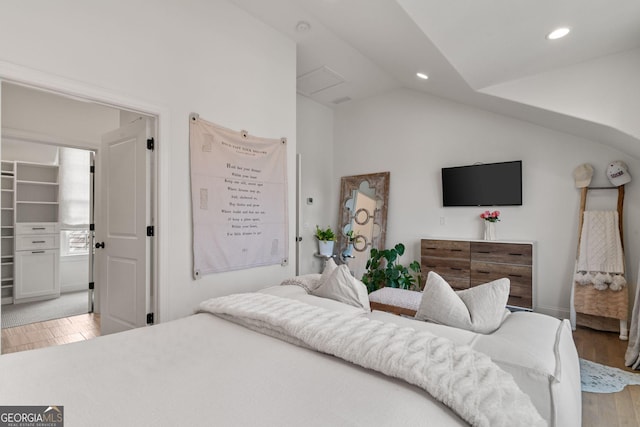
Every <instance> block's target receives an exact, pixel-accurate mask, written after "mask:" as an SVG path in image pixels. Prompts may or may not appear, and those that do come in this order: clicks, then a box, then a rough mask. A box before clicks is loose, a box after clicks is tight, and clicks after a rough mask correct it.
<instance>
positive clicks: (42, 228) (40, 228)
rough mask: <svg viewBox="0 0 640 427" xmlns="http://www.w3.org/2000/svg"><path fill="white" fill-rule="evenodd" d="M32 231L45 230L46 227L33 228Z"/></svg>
mask: <svg viewBox="0 0 640 427" xmlns="http://www.w3.org/2000/svg"><path fill="white" fill-rule="evenodd" d="M31 229H32V230H45V228H44V227H31Z"/></svg>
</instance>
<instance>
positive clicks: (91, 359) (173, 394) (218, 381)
mask: <svg viewBox="0 0 640 427" xmlns="http://www.w3.org/2000/svg"><path fill="white" fill-rule="evenodd" d="M279 288H294V287H284V286H283V287H279ZM269 292H271V293H274V294H279V295H282V294H283V293H285V294H289V295H288V296H289V297H295V298H296V299H299V300H303V301H306V302H312V303H315V304H316V305H321V306H323V307H326V308H331V309H336V310H339V311H341V312H349V313H352V314H353V315H354V316H356V315H362V312H361V311H359V310H357V309H355V308H353V307H349V306H345V305H344V304H340V303H337V302H335V301H331V300H325V299H319V298H316V297H313V296H311V295H306V293H304V291H302V293H303V294H304V295H300V294H299V292H298V291H292V290H290V289H277V288H275V290H271V291H269ZM294 294H295V295H294ZM384 315H386V313H375V312H374V313H371V315H370V317H375V316H381V317H385V316H384ZM389 316H391V315H389ZM511 317H515V316H511ZM389 318H390V319H397V320H404V321H407V322H411V323H412V324H413V323H415V322H414V321H412V320H408V319H401V318H398V317H396V316H393V317H389ZM419 323H420V324H421V325H422V322H419ZM425 325H426V324H425ZM435 326H437V327H440V328H445V327H443V326H441V325H435ZM449 329H451V328H449ZM452 331H453V332H452ZM452 331H449V332H451V333H452V334H453V339H454V341H456V340H460V341H464V340H466V339H467V335H466V334H460V333H458V332H455V331H457V330H452ZM463 332H464V331H463ZM474 344H475V342H474ZM536 344H537V343H534V345H536ZM574 351H575V349H574ZM576 360H577V359H576ZM502 367H503V369H504V366H502ZM529 376H530V375H529ZM563 378H566V375H564V373H563ZM536 381H537V380H536ZM518 383H519V385H520V386H521V388H523V387H522V384H525V383H524V382H522V381H518ZM547 386H548V387H549V385H547ZM572 389H573V388H572V387H570V388H569V389H568V390H572ZM525 391H526V392H527V393H529V391H527V390H525ZM547 394H548V393H547ZM577 396H578V397H577V398H578V399H579V397H580V395H579V389H578V394H577ZM570 397H571V398H573V394H572V395H571V396H570ZM541 398H543V397H541ZM544 399H546V397H544ZM534 403H536V400H535V399H534ZM0 405H64V407H65V422H66V424H65V425H67V426H69V427H73V426H88V425H90V426H116V425H117V426H146V425H154V426H183V425H184V426H186V425H188V426H192V425H215V426H218V425H220V426H300V425H304V426H327V425H331V426H340V425H341V426H367V427H371V426H400V425H407V426H427V425H428V426H463V425H466V423H465V422H464V421H463V420H462V419H461V418H459V417H458V416H457V415H455V414H454V413H453V412H452V411H451V410H450V409H448V408H447V407H445V406H444V405H443V404H441V403H439V402H438V401H436V400H435V399H434V398H432V397H431V396H429V395H428V394H427V393H426V392H425V391H423V390H421V389H419V388H418V387H416V386H413V385H410V384H408V383H406V382H404V381H402V380H398V379H393V378H390V377H387V376H385V375H383V374H380V373H376V372H373V371H370V370H365V369H363V368H360V367H357V366H355V365H353V364H351V363H349V362H345V361H343V360H340V359H338V358H335V357H332V356H328V355H326V354H322V353H318V352H315V351H312V350H308V349H305V348H301V347H298V346H294V345H291V344H288V343H286V342H283V341H281V340H279V339H275V338H272V337H269V336H266V335H263V334H260V333H257V332H254V331H251V330H249V329H246V328H244V327H242V326H239V325H236V324H234V323H231V322H229V321H226V320H223V319H221V318H218V317H216V316H212V315H210V314H197V315H193V316H189V317H187V318H184V319H180V320H176V321H172V322H167V323H163V324H160V325H156V326H153V327H148V328H140V329H136V330H132V331H129V332H125V333H120V334H114V335H109V336H104V337H100V338H97V339H94V340H90V341H87V342H82V343H74V344H68V345H64V346H59V347H50V348H45V349H41V350H34V351H28V352H23V353H15V354H8V355H3V356H0ZM536 406H537V407H542V406H540V405H539V403H536ZM554 410H556V411H560V412H562V411H563V408H562V407H555V408H554ZM578 410H579V407H578ZM568 414H569V417H570V418H568V419H569V420H571V421H573V422H570V423H569V422H568V423H564V424H560V423H555V422H553V423H552V425H563V426H564V425H579V424H580V420H579V415H577V421H576V417H575V416H574V415H573V414H574V412H573V409H572V408H571V409H570V410H569V411H568ZM543 416H544V418H545V419H547V420H548V421H549V418H547V415H544V414H543ZM552 418H555V416H552ZM565 419H567V418H566V416H565Z"/></svg>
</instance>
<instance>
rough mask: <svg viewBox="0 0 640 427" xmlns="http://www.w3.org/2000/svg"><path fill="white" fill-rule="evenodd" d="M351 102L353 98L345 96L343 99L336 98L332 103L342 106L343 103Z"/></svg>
mask: <svg viewBox="0 0 640 427" xmlns="http://www.w3.org/2000/svg"><path fill="white" fill-rule="evenodd" d="M348 101H351V98H350V97H348V96H343V97H342V98H336V99H334V100H333V101H331V102H332V103H333V104H336V105H338V104H342V103H343V102H348Z"/></svg>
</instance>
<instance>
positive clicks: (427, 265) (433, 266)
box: [426, 264, 437, 268]
mask: <svg viewBox="0 0 640 427" xmlns="http://www.w3.org/2000/svg"><path fill="white" fill-rule="evenodd" d="M426 267H427V268H436V267H437V266H436V265H429V264H426Z"/></svg>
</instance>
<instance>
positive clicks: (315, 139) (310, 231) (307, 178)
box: [297, 95, 339, 274]
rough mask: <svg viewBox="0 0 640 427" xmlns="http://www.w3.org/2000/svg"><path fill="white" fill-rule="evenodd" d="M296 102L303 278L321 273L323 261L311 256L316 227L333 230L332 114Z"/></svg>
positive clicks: (302, 100) (306, 101)
mask: <svg viewBox="0 0 640 427" xmlns="http://www.w3.org/2000/svg"><path fill="white" fill-rule="evenodd" d="M297 100H298V105H297V114H298V119H297V126H298V129H297V140H298V154H300V155H301V161H302V177H301V178H302V179H301V180H302V182H301V189H302V191H301V194H302V209H301V220H300V221H301V229H302V233H301V236H302V245H301V250H300V273H301V274H307V273H318V272H321V271H322V266H323V260H322V259H321V258H317V257H315V256H314V254H315V253H317V252H318V243H317V240H316V239H315V237H314V233H315V229H316V225H319V226H320V227H326V226H327V225H331V226H333V227H334V230H337V228H335V226H334V220H335V217H336V215H337V213H338V211H337V209H338V207H337V204H338V196H337V195H336V196H335V197H334V195H333V193H332V185H333V182H334V180H335V175H334V173H333V152H334V146H333V110H331V109H330V108H327V107H325V106H323V105H321V104H318V103H317V102H315V101H312V100H311V99H309V98H307V97H305V96H301V95H298V98H297ZM338 151H339V149H338ZM338 179H339V178H338ZM307 198H313V204H311V205H309V204H308V203H307Z"/></svg>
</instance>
